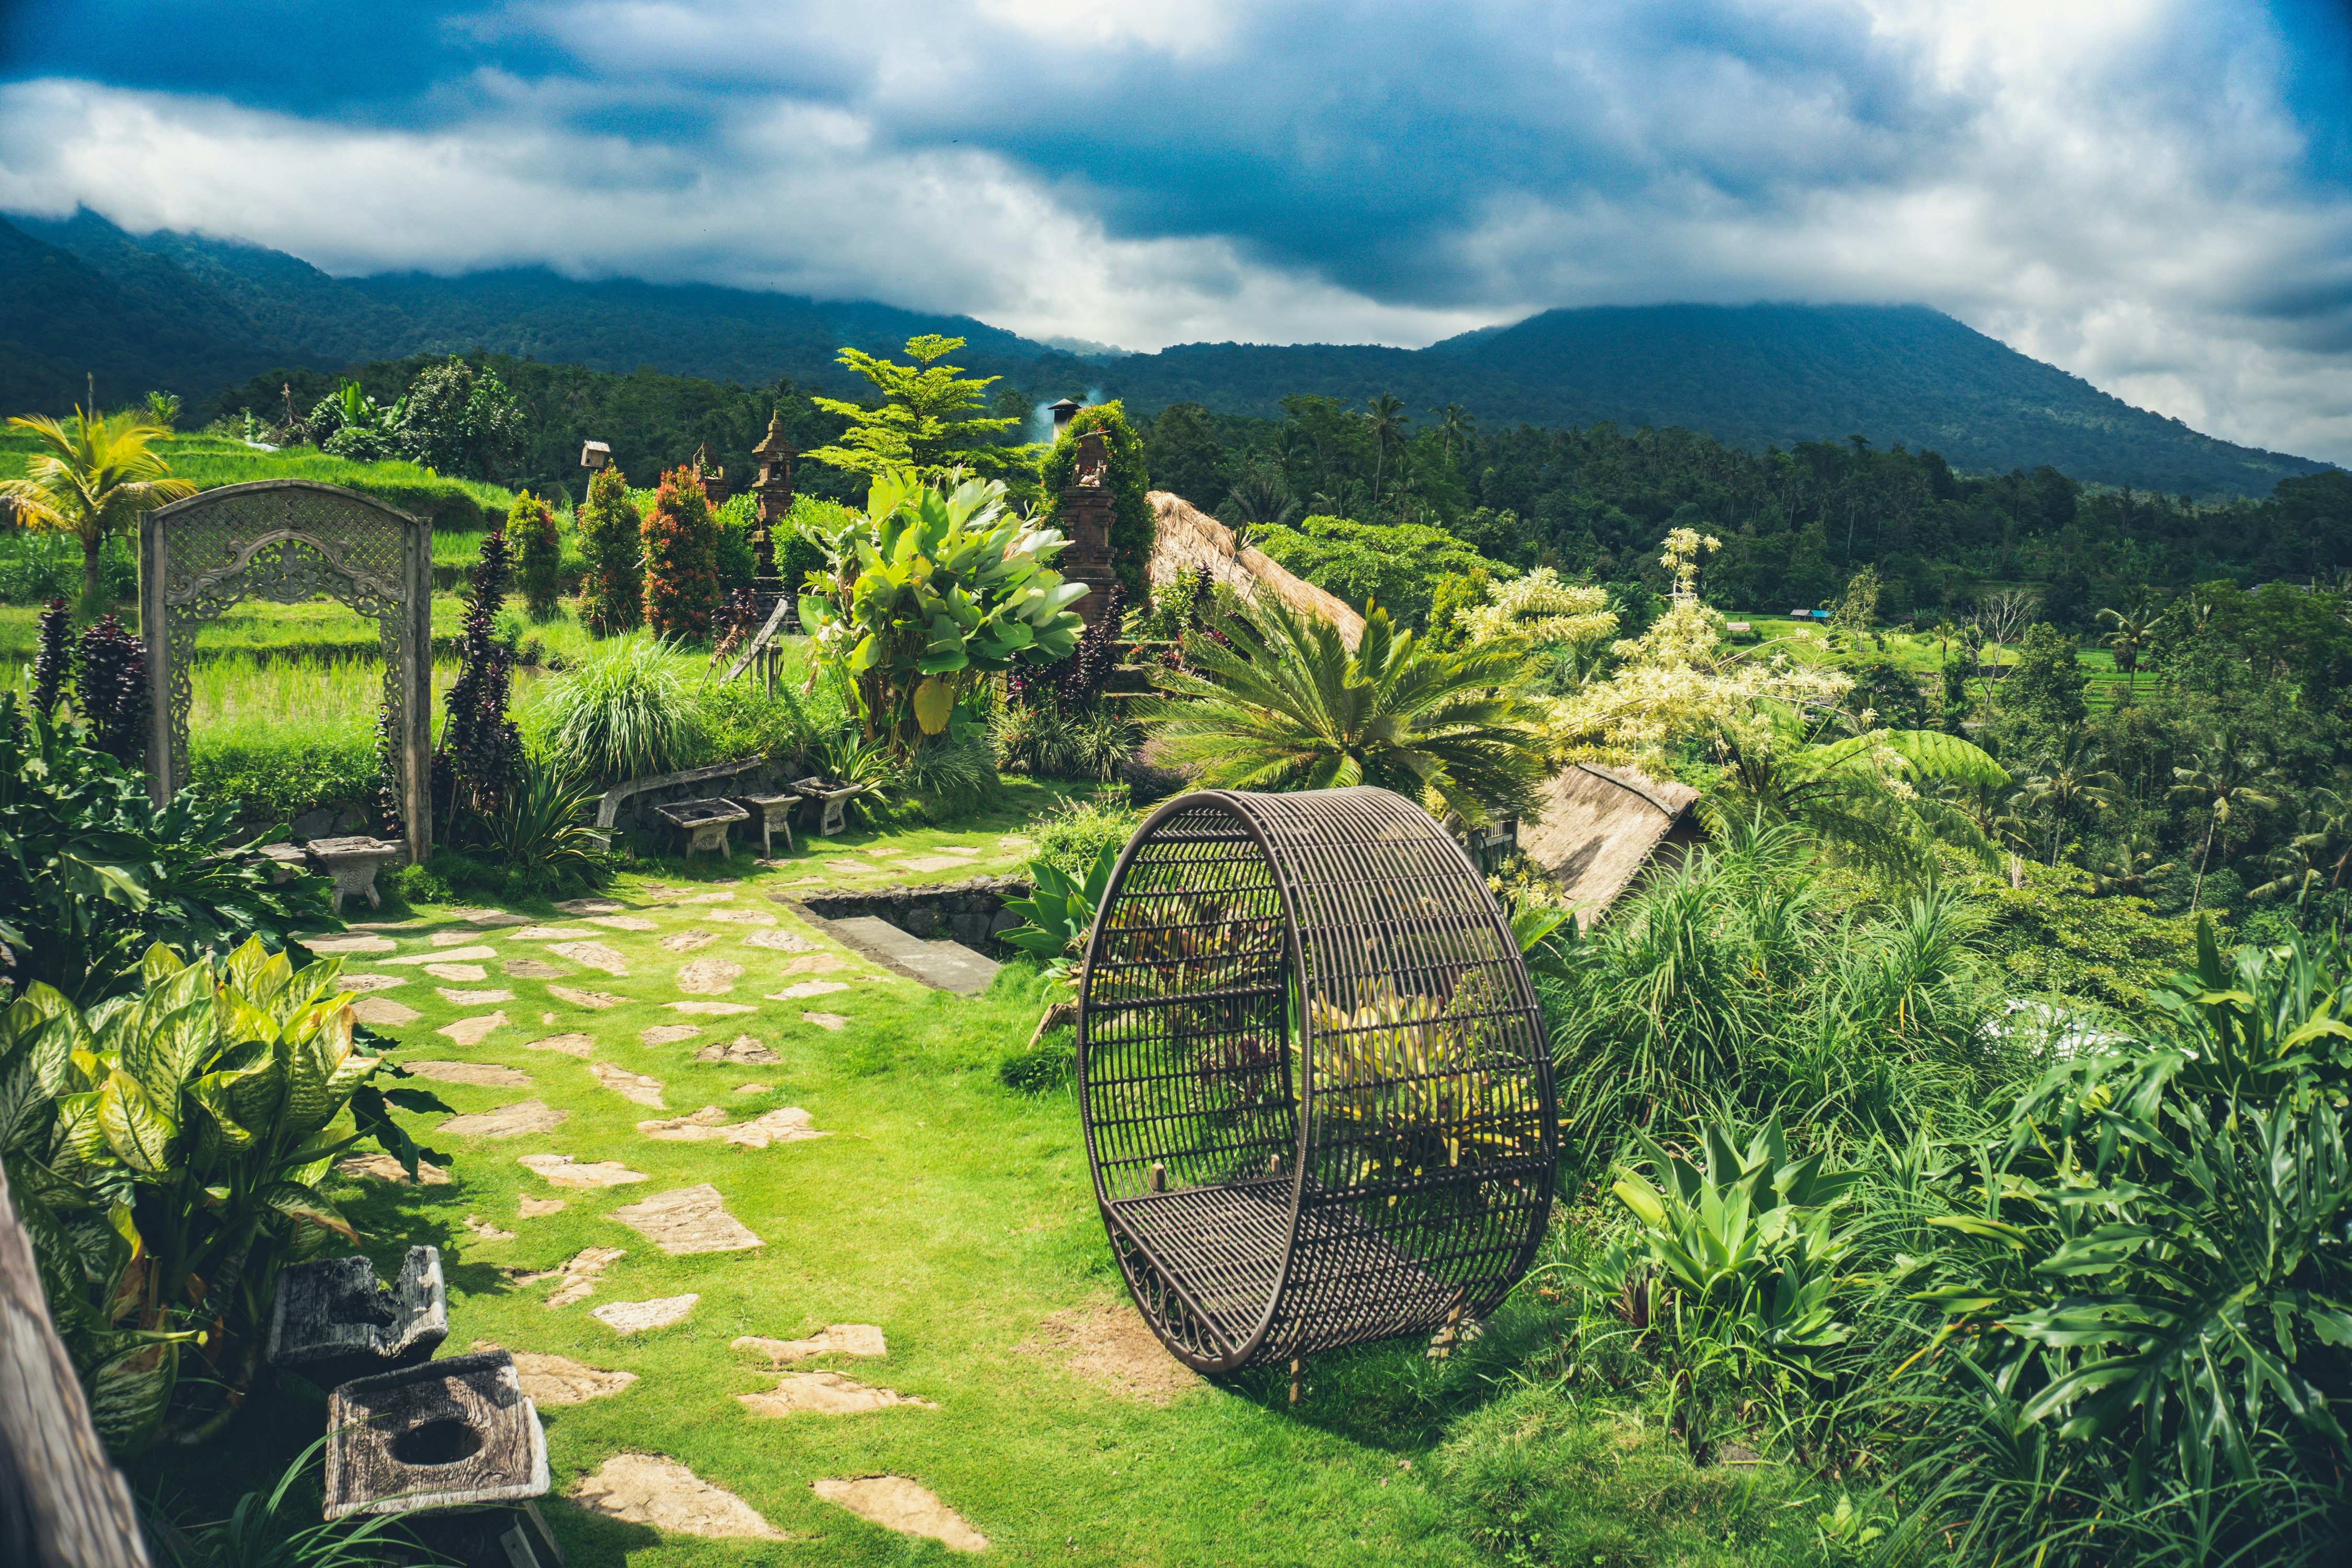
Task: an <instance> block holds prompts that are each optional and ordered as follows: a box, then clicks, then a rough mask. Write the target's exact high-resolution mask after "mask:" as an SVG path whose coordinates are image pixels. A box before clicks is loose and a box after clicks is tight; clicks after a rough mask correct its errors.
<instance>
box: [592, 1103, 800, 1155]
mask: <svg viewBox="0 0 2352 1568" xmlns="http://www.w3.org/2000/svg"><path fill="white" fill-rule="evenodd" d="M810 1121H811V1118H810V1116H809V1113H808V1112H807V1111H805V1110H802V1109H801V1108H800V1107H799V1106H797V1105H786V1106H782V1107H779V1108H778V1109H776V1110H770V1111H766V1112H763V1113H762V1114H761V1115H759V1116H755V1117H753V1118H752V1119H751V1121H741V1122H737V1123H735V1124H734V1125H732V1126H729V1125H728V1124H727V1112H725V1111H724V1110H719V1107H717V1106H715V1105H706V1106H704V1107H703V1108H702V1109H701V1110H698V1111H696V1112H695V1113H694V1114H693V1115H691V1116H677V1117H672V1118H671V1119H670V1120H669V1121H640V1122H638V1123H637V1131H640V1132H642V1133H644V1134H645V1135H646V1137H648V1138H659V1139H663V1140H666V1141H667V1142H677V1143H705V1142H724V1143H735V1144H740V1145H741V1146H742V1147H744V1148H746V1149H764V1148H766V1147H767V1146H768V1145H769V1144H771V1143H798V1142H802V1141H803V1140H804V1139H810V1138H829V1137H831V1136H832V1134H831V1133H829V1132H820V1131H817V1130H816V1129H815V1128H814V1127H813V1126H811V1125H810Z"/></svg>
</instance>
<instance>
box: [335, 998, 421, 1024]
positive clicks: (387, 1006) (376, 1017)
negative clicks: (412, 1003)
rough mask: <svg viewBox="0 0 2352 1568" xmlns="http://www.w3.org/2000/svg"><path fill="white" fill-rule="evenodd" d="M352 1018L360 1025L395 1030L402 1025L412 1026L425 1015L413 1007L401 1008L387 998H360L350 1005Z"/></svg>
mask: <svg viewBox="0 0 2352 1568" xmlns="http://www.w3.org/2000/svg"><path fill="white" fill-rule="evenodd" d="M423 1016H425V1015H424V1014H422V1013H420V1012H418V1011H417V1010H416V1009H415V1008H414V1007H404V1006H402V1005H400V1004H399V1003H397V1002H395V1001H394V1000H393V999H392V998H391V997H389V996H362V997H361V998H360V999H359V1000H358V1001H356V1002H354V1003H352V1017H354V1018H357V1019H358V1020H359V1021H360V1022H361V1023H362V1024H373V1025H375V1026H378V1027H380V1028H387V1029H396V1028H398V1027H400V1026H401V1025H403V1024H414V1023H415V1022H416V1020H417V1019H419V1018H422V1017H423Z"/></svg>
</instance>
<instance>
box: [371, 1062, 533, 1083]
mask: <svg viewBox="0 0 2352 1568" xmlns="http://www.w3.org/2000/svg"><path fill="white" fill-rule="evenodd" d="M400 1065H401V1066H403V1067H404V1068H407V1069H408V1070H409V1071H410V1072H413V1073H415V1074H416V1075H417V1076H418V1077H419V1078H429V1079H439V1080H440V1081H441V1082H443V1083H478V1084H483V1085H487V1086H488V1087H489V1088H492V1089H523V1088H527V1087H528V1086H529V1085H530V1074H529V1073H523V1072H517V1071H516V1070H515V1069H514V1068H502V1067H493V1066H490V1065H489V1064H488V1063H485V1062H403V1063H401V1064H400Z"/></svg>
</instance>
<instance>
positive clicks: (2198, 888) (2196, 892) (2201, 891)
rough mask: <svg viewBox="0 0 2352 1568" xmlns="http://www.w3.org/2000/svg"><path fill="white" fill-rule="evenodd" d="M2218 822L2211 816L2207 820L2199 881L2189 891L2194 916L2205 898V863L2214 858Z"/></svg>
mask: <svg viewBox="0 0 2352 1568" xmlns="http://www.w3.org/2000/svg"><path fill="white" fill-rule="evenodd" d="M2217 820H2218V818H2216V817H2211V816H2209V817H2207V818H2206V819H2205V847H2204V848H2203V849H2201V850H2200V851H2199V852H2198V855H2197V880H2196V882H2195V884H2194V885H2193V886H2192V887H2191V888H2190V889H2189V913H2190V914H2192V915H2193V914H2195V913H2196V912H2197V900H2200V899H2201V898H2203V897H2204V896H2205V863H2206V862H2207V861H2208V860H2210V859H2211V858H2213V825H2214V823H2215V822H2216V821H2217Z"/></svg>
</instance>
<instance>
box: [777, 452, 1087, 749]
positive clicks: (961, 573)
mask: <svg viewBox="0 0 2352 1568" xmlns="http://www.w3.org/2000/svg"><path fill="white" fill-rule="evenodd" d="M812 538H813V539H814V541H815V542H817V543H818V544H820V545H821V546H822V547H823V548H824V551H825V552H826V553H827V555H828V556H829V557H830V558H831V561H832V568H831V571H830V573H829V574H827V573H817V572H812V573H811V574H809V586H810V588H811V589H812V590H813V591H811V592H807V593H803V595H801V599H800V616H801V625H802V626H805V627H807V628H808V631H809V635H810V637H812V638H813V639H814V642H815V645H816V654H817V657H816V658H815V659H814V660H813V661H812V662H811V665H810V678H811V679H812V680H814V679H815V677H816V673H817V671H818V669H819V668H821V667H824V666H833V667H837V668H840V669H841V670H843V671H844V672H845V674H847V675H848V677H849V678H850V686H851V689H852V691H853V692H854V693H855V695H856V700H857V705H858V711H859V715H860V717H861V719H862V720H863V721H864V725H865V731H866V738H867V739H868V740H875V739H880V740H884V741H887V742H888V743H889V744H890V745H891V746H892V747H893V748H895V749H896V750H897V751H898V752H899V754H900V755H901V756H904V755H906V754H908V752H911V751H912V750H913V748H914V747H915V745H917V744H918V743H919V742H920V740H921V738H922V737H924V736H926V735H936V734H939V733H940V731H943V730H945V729H946V728H947V726H948V721H949V719H950V717H951V716H952V715H953V714H954V712H955V708H956V703H957V702H958V700H961V698H962V697H963V696H964V694H965V693H966V692H967V691H968V690H969V689H971V687H972V686H973V685H974V684H975V683H976V682H978V681H979V680H980V679H982V678H983V677H984V676H986V675H987V674H990V673H992V672H995V671H1001V670H1006V669H1011V668H1013V667H1014V666H1015V665H1016V664H1032V665H1045V664H1052V663H1055V661H1057V660H1060V659H1064V658H1068V657H1069V656H1070V654H1071V652H1072V650H1073V649H1075V648H1076V647H1077V640H1078V633H1079V631H1080V630H1081V629H1082V626H1083V623H1082V622H1081V621H1080V620H1079V618H1078V616H1077V615H1076V612H1074V611H1072V610H1071V608H1070V606H1071V605H1074V604H1076V602H1077V601H1078V600H1080V599H1082V598H1084V597H1085V596H1086V594H1087V586H1086V584H1083V583H1072V582H1066V581H1064V579H1063V577H1062V574H1060V573H1059V572H1056V571H1055V570H1054V569H1053V567H1052V566H1050V565H1048V564H1047V563H1048V562H1050V561H1052V560H1053V559H1054V557H1055V556H1056V555H1058V554H1060V553H1061V552H1062V551H1063V550H1064V549H1065V548H1066V547H1067V546H1068V544H1069V541H1068V540H1066V539H1065V538H1064V537H1063V536H1062V534H1061V533H1060V532H1059V531H1056V530H1055V529H1052V528H1047V527H1045V526H1043V525H1041V524H1038V523H1036V522H1034V521H1031V520H1030V519H1028V518H1027V517H1024V516H1023V515H1022V514H1021V513H1019V512H1017V511H1014V510H1013V509H1012V508H1011V507H1010V506H1009V505H1008V504H1007V501H1006V498H1005V489H1004V486H1003V484H1002V483H1001V482H999V481H997V480H994V479H966V480H965V481H963V482H962V483H961V484H959V485H957V486H956V487H955V488H954V489H945V488H943V487H940V486H935V485H931V484H929V483H926V482H925V481H924V480H923V479H922V478H921V477H920V476H919V475H918V474H916V473H915V472H914V471H913V470H911V469H908V470H901V471H898V472H895V473H883V474H877V475H876V476H875V479H874V483H873V487H872V489H870V490H869V491H868V492H867V494H866V510H865V512H864V513H863V514H859V513H856V512H852V513H849V514H847V517H846V521H844V522H843V524H842V525H841V526H840V527H839V528H838V529H836V530H834V531H830V532H818V533H814V534H813V535H812Z"/></svg>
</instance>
